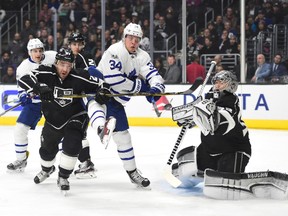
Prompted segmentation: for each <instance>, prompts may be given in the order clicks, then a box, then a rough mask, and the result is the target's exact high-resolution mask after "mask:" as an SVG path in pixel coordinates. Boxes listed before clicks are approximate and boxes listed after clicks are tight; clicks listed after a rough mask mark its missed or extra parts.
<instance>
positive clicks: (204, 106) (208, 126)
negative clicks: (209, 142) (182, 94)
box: [193, 99, 219, 136]
mask: <svg viewBox="0 0 288 216" xmlns="http://www.w3.org/2000/svg"><path fill="white" fill-rule="evenodd" d="M193 121H194V122H195V124H196V125H197V126H198V127H199V129H200V130H201V132H202V133H203V134H204V135H205V136H207V135H208V134H209V133H211V134H212V135H213V134H214V131H215V130H216V129H217V128H218V125H219V114H218V111H217V107H216V104H215V103H214V102H213V101H212V100H208V99H205V100H202V101H201V102H200V103H198V104H196V105H195V106H194V109H193Z"/></svg>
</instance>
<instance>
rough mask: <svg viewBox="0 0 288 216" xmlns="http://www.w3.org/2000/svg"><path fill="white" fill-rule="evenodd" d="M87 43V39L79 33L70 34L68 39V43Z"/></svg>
mask: <svg viewBox="0 0 288 216" xmlns="http://www.w3.org/2000/svg"><path fill="white" fill-rule="evenodd" d="M73 41H75V42H83V43H84V42H85V37H84V36H83V35H82V34H81V33H79V32H72V33H71V34H70V36H69V37H68V42H69V43H71V42H73Z"/></svg>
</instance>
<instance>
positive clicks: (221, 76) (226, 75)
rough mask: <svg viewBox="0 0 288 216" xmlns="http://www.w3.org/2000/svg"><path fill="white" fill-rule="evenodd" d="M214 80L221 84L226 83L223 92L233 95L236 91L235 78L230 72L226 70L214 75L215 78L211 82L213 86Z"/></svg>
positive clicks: (236, 83) (236, 82)
mask: <svg viewBox="0 0 288 216" xmlns="http://www.w3.org/2000/svg"><path fill="white" fill-rule="evenodd" d="M216 80H219V81H221V82H223V83H227V86H226V88H225V89H223V90H225V91H227V92H230V93H235V92H236V91H237V88H238V81H237V77H236V75H235V74H233V73H232V72H230V71H227V70H222V71H219V72H218V73H216V74H215V76H214V77H213V78H212V80H211V82H212V84H213V85H214V84H215V82H216Z"/></svg>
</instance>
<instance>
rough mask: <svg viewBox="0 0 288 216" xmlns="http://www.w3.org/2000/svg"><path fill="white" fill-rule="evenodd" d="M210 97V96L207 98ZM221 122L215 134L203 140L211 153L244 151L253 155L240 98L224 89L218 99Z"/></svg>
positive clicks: (204, 137) (202, 137)
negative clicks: (242, 114)
mask: <svg viewBox="0 0 288 216" xmlns="http://www.w3.org/2000/svg"><path fill="white" fill-rule="evenodd" d="M207 99H208V98H207ZM216 106H217V110H218V113H219V117H220V123H219V126H218V128H217V130H215V131H214V134H213V135H211V134H210V133H209V134H208V135H207V136H204V134H203V133H201V142H202V144H204V146H205V148H206V150H207V152H209V153H210V154H211V155H213V154H221V153H229V152H237V151H243V152H246V153H247V154H249V155H251V145H250V140H249V134H248V129H247V127H246V125H245V123H244V122H243V121H242V116H241V111H240V105H239V98H238V97H237V95H235V94H232V93H230V92H227V91H224V92H223V93H221V97H220V98H219V99H218V100H217V101H216Z"/></svg>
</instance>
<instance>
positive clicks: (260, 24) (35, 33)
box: [0, 0, 288, 83]
mask: <svg viewBox="0 0 288 216" xmlns="http://www.w3.org/2000/svg"><path fill="white" fill-rule="evenodd" d="M43 2H44V3H43V4H42V8H41V10H40V11H39V14H38V17H37V20H38V22H37V23H34V22H33V20H29V19H26V20H25V21H24V28H23V29H22V30H21V31H20V32H16V33H15V35H14V39H13V41H12V42H11V43H10V44H9V45H8V48H7V50H2V53H1V54H2V58H1V60H0V64H1V66H0V67H1V81H2V82H6V80H9V81H11V80H12V78H11V79H10V78H9V79H7V78H5V79H3V78H4V76H5V77H7V76H6V75H8V73H7V64H8V65H9V66H10V63H11V66H12V68H13V70H14V71H15V68H16V67H17V65H18V64H19V63H20V62H21V61H22V60H23V59H24V58H26V57H28V56H27V51H26V45H27V42H28V40H29V39H30V38H35V37H37V38H39V39H40V40H41V41H42V42H43V43H44V45H45V50H54V44H53V43H54V36H53V13H54V12H57V15H58V21H57V36H56V37H57V38H56V39H57V50H59V49H60V48H61V47H62V46H67V44H68V41H67V38H68V36H69V35H70V34H71V33H72V32H81V33H82V34H83V35H84V36H85V37H86V46H85V50H86V51H88V52H90V53H91V54H92V55H93V56H94V58H95V61H96V63H97V62H99V61H100V59H101V55H102V53H101V36H102V35H101V31H102V26H101V1H100V0H93V1H92V0H47V1H43ZM106 2H107V5H106V13H105V17H106V26H105V49H107V48H108V47H109V46H110V45H111V44H113V43H115V42H117V41H119V40H121V36H122V33H123V29H124V27H125V26H126V25H127V24H128V23H130V22H134V23H137V24H140V25H141V26H142V28H143V33H144V36H143V37H144V38H143V39H142V41H141V46H142V48H143V49H144V50H147V51H148V50H149V49H150V43H149V41H150V38H149V37H150V19H149V13H150V12H149V11H150V8H149V1H147V0H115V1H106ZM239 2H240V1H232V4H231V5H229V6H228V7H227V8H226V9H225V12H224V13H223V16H222V15H221V8H220V5H221V0H187V24H189V23H191V22H193V21H194V22H196V23H197V33H196V34H193V35H189V36H188V38H187V47H186V49H187V65H190V64H200V61H199V58H200V57H201V56H202V55H206V54H214V55H219V54H220V55H221V54H239V53H240V5H239ZM245 5H246V20H245V21H246V38H249V39H253V38H257V36H258V35H259V32H262V31H271V28H272V27H273V24H278V23H283V24H285V23H286V24H288V21H287V20H286V19H287V17H288V16H287V15H288V4H287V3H286V2H284V1H283V2H282V1H274V0H273V1H265V0H246V4H245ZM154 6H155V7H154V20H153V24H154V38H153V40H154V49H155V50H163V49H165V48H166V47H165V46H166V44H165V39H166V38H168V37H169V36H171V35H172V34H177V40H178V43H177V44H178V50H181V49H182V47H181V46H182V42H181V39H182V29H181V28H182V27H181V19H182V18H181V17H182V14H181V4H179V0H155V4H154ZM207 8H213V10H214V14H215V18H214V20H213V21H210V22H209V23H207V24H205V19H204V16H203V14H204V12H205V11H206V10H207ZM0 11H1V8H0ZM259 54H260V53H259ZM7 55H8V56H9V57H8V58H9V62H10V63H7V62H8V61H7V59H5V58H7ZM279 55H281V54H279ZM175 56H176V53H172V54H171V55H169V56H168V57H167V58H166V57H163V56H157V55H156V56H155V59H153V62H154V63H155V65H156V64H157V67H159V68H160V69H161V72H160V73H161V75H162V76H163V78H164V79H165V82H166V83H182V76H181V65H179V64H178V63H177V59H175ZM4 57H5V58H4ZM171 59H172V60H171ZM156 62H157V63H156ZM280 63H281V64H283V63H282V62H280ZM270 64H272V62H270ZM218 66H219V67H220V68H221V67H222V68H225V67H224V66H222V65H221V64H220V65H218ZM171 68H173V71H176V72H175V73H174V72H173V73H174V74H172V72H171ZM189 68H192V69H190V70H189V71H188V70H187V73H199V74H202V72H198V71H196V72H194V71H195V70H202V68H201V69H200V67H198V66H197V67H189ZM193 68H198V69H193ZM247 68H248V69H247V79H246V81H247V82H257V81H255V80H254V79H252V78H253V77H254V76H255V72H256V69H255V70H254V71H253V68H252V67H250V66H249V65H248V66H247ZM285 68H286V72H284V73H281V74H283V76H286V75H287V67H286V65H285ZM179 71H180V73H179ZM238 73H240V72H238ZM274 75H275V74H273V76H274ZM237 76H238V77H239V74H237ZM271 76H272V70H271V71H270V73H269V76H268V77H267V79H265V82H266V81H267V82H270V81H271V80H272V78H271ZM172 77H173V79H172ZM187 77H193V75H192V76H191V75H189V74H187ZM274 80H277V79H274ZM279 80H281V79H279ZM187 82H192V81H191V80H187Z"/></svg>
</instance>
